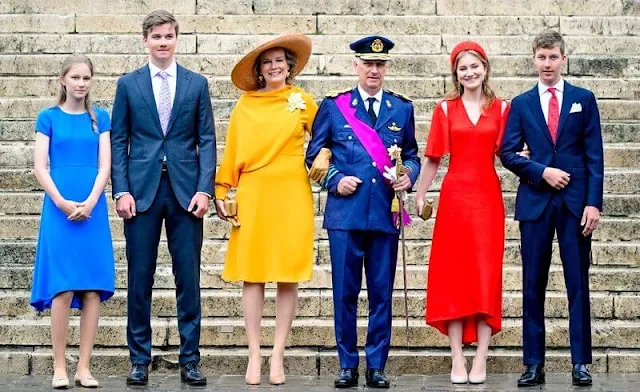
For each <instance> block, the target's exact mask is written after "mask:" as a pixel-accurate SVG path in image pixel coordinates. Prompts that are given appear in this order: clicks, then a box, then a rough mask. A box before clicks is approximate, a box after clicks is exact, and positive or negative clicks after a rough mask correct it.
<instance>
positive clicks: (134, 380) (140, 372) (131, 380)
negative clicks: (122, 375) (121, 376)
mask: <svg viewBox="0 0 640 392" xmlns="http://www.w3.org/2000/svg"><path fill="white" fill-rule="evenodd" d="M148 382H149V369H147V366H146V365H133V366H132V367H131V373H129V375H128V376H127V385H147V383H148Z"/></svg>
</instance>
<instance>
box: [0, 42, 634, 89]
mask: <svg viewBox="0 0 640 392" xmlns="http://www.w3.org/2000/svg"><path fill="white" fill-rule="evenodd" d="M348 43H349V42H347V41H345V43H344V44H342V45H344V46H345V47H346V46H347V45H348ZM89 55H90V57H91V60H92V61H93V63H94V66H95V72H96V75H112V76H117V75H122V74H123V73H126V72H129V71H132V70H134V69H136V68H138V67H141V66H142V65H144V64H145V63H146V62H147V61H148V57H147V56H146V55H144V54H126V55H122V54H89ZM66 57H67V55H66V54H64V55H63V54H2V55H0V75H5V76H18V75H24V76H55V75H57V73H58V72H59V69H60V64H61V63H62V61H63V60H64V58H66ZM241 57H242V55H237V54H178V61H179V62H180V63H181V64H182V65H184V66H185V67H187V68H189V69H191V70H194V71H196V72H198V73H202V74H205V75H219V76H225V75H229V74H230V73H231V70H232V69H233V66H234V65H235V64H236V63H237V62H238V60H240V58H241ZM352 61H353V55H351V54H314V55H312V56H311V58H310V60H309V63H308V64H307V66H306V67H305V69H304V71H303V74H305V75H353V68H352V66H351V63H352ZM448 62H449V56H448V55H447V54H433V55H415V54H397V55H394V57H393V69H392V72H391V75H394V76H401V75H406V76H447V75H448V74H449V63H448ZM638 64H640V56H630V55H608V54H589V55H582V54H580V55H571V56H570V57H569V58H568V65H567V68H566V71H567V72H566V74H567V76H568V77H571V76H604V77H639V76H640V68H639V67H638ZM491 68H492V74H493V75H494V76H497V77H503V76H528V77H535V76H536V74H535V71H534V69H533V67H532V66H531V55H530V54H527V55H509V56H505V55H500V56H491ZM532 81H533V79H532Z"/></svg>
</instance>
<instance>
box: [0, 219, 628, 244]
mask: <svg viewBox="0 0 640 392" xmlns="http://www.w3.org/2000/svg"><path fill="white" fill-rule="evenodd" d="M322 221H323V218H322V217H320V216H316V217H315V220H314V225H315V236H314V238H315V239H316V240H327V239H328V235H327V231H326V230H325V229H323V228H322ZM109 222H110V225H111V236H112V238H113V239H114V240H124V228H123V220H122V219H121V218H119V217H117V216H111V217H110V218H109ZM434 223H435V220H434V219H429V220H428V221H423V220H422V219H415V220H414V221H413V222H412V223H411V225H409V226H408V227H406V228H405V238H406V239H407V240H408V241H411V240H430V239H432V237H433V226H434ZM39 225H40V217H39V216H35V215H29V216H24V215H22V216H20V215H18V216H0V242H1V241H5V242H6V241H9V242H10V241H14V240H24V239H36V238H37V236H38V229H39ZM229 232H230V227H229V224H228V223H226V222H223V221H221V220H220V219H217V218H216V217H215V216H208V217H206V218H205V219H204V238H205V239H209V240H216V239H218V240H224V239H228V238H229ZM505 235H506V239H507V240H520V229H519V227H518V222H517V221H514V220H513V217H508V218H506V220H505ZM161 238H162V239H163V240H164V239H166V235H165V232H164V228H163V230H162V235H161ZM593 239H594V241H596V245H597V244H600V245H603V246H604V245H606V244H607V243H610V242H623V243H626V242H629V241H634V242H639V241H640V220H638V219H634V218H630V219H627V218H603V219H602V220H601V221H600V225H599V226H598V229H597V230H596V231H595V232H594V233H593Z"/></svg>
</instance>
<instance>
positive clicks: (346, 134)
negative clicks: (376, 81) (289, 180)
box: [306, 88, 420, 234]
mask: <svg viewBox="0 0 640 392" xmlns="http://www.w3.org/2000/svg"><path fill="white" fill-rule="evenodd" d="M343 94H350V95H351V105H352V107H357V110H356V116H357V117H358V119H360V120H361V121H363V122H365V123H367V124H368V125H369V126H371V123H370V120H369V116H368V114H367V112H366V110H365V108H364V103H363V102H362V98H361V97H360V94H359V93H358V89H357V88H356V89H353V90H351V91H350V92H345V93H343ZM394 123H395V125H394ZM390 127H391V128H393V129H397V128H400V129H399V130H397V131H392V130H391V129H390ZM374 129H375V130H376V132H378V135H380V137H381V139H382V140H383V142H384V145H385V147H391V146H392V145H394V144H397V145H398V146H400V147H402V160H403V163H404V165H405V166H407V167H408V168H410V170H411V172H410V173H409V178H410V179H411V183H412V184H413V183H415V181H416V179H417V178H418V174H419V172H420V159H419V158H418V155H417V154H418V146H417V143H416V138H415V120H414V115H413V104H412V103H411V101H409V100H407V99H405V98H402V97H400V96H397V95H394V94H392V93H389V92H387V91H384V92H383V94H382V102H381V105H380V112H379V113H378V121H377V122H376V125H375V127H374ZM323 147H327V148H329V149H330V150H331V152H332V153H333V156H332V162H331V166H330V168H329V173H328V175H327V179H326V180H325V184H324V186H325V187H326V188H327V190H328V191H329V195H328V199H327V205H326V208H325V214H324V228H325V229H329V230H331V229H333V230H374V231H381V232H385V233H391V234H395V233H398V229H397V228H396V227H395V225H394V224H393V218H392V214H391V200H392V199H393V195H394V193H393V191H392V190H391V188H390V187H389V186H387V184H386V183H385V181H386V180H385V179H384V177H382V175H381V174H380V172H379V171H378V169H377V168H376V167H375V166H374V165H373V160H372V159H371V157H370V156H369V154H368V153H367V151H366V150H365V149H364V147H363V146H362V144H361V143H360V141H359V140H358V138H357V137H356V135H355V133H354V132H353V130H352V129H351V127H350V126H349V125H348V124H347V120H345V118H344V117H343V116H342V114H341V113H340V110H339V109H338V107H337V106H336V104H335V101H334V98H332V97H327V98H325V99H324V100H323V101H322V103H321V104H320V108H319V109H318V114H317V115H316V118H315V121H314V122H313V129H312V138H311V141H310V142H309V147H308V148H307V153H306V163H307V166H311V164H312V163H313V160H314V159H315V157H316V155H318V152H319V151H320V149H321V148H323ZM344 176H356V177H358V178H360V179H361V180H362V184H360V185H359V186H358V188H357V189H356V191H355V192H354V193H352V194H351V195H349V196H341V195H339V194H338V192H337V188H338V182H340V180H341V179H342V178H343V177H344Z"/></svg>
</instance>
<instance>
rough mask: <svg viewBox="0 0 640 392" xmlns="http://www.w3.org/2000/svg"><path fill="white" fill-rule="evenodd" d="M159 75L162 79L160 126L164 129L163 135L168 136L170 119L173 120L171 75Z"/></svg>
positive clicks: (159, 111) (164, 73)
mask: <svg viewBox="0 0 640 392" xmlns="http://www.w3.org/2000/svg"><path fill="white" fill-rule="evenodd" d="M158 75H159V76H160V78H161V79H162V83H161V84H160V96H159V99H160V102H159V103H158V116H159V117H160V126H161V127H162V133H163V134H165V135H166V134H167V127H168V126H169V119H170V118H171V91H170V90H169V81H168V80H167V78H168V77H169V74H168V73H166V72H164V71H161V72H158Z"/></svg>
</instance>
